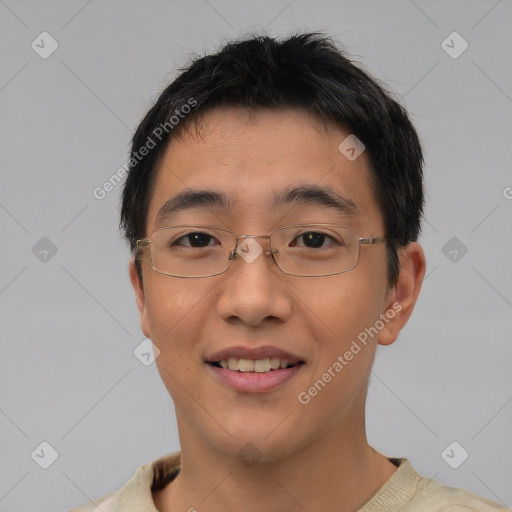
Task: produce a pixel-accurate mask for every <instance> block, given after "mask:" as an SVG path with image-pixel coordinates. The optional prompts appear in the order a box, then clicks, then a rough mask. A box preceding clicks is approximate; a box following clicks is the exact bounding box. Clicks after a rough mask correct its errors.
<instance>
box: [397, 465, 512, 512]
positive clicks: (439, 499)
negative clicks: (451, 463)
mask: <svg viewBox="0 0 512 512" xmlns="http://www.w3.org/2000/svg"><path fill="white" fill-rule="evenodd" d="M411 469H412V466H411ZM418 477H419V478H418V480H417V486H416V492H415V493H414V495H413V497H412V499H411V500H410V501H409V503H408V504H407V506H406V507H404V509H403V512H420V511H427V510H428V511H429V512H507V511H508V512H512V510H511V509H510V508H507V507H506V506H504V505H501V504H499V503H497V502H495V501H492V500H490V499H488V498H484V497H483V496H479V495H478V494H474V493H472V492H470V491H467V490H465V489H459V488H456V487H449V486H446V485H442V484H440V483H439V482H437V481H436V480H434V479H432V478H426V477H420V476H419V475H418Z"/></svg>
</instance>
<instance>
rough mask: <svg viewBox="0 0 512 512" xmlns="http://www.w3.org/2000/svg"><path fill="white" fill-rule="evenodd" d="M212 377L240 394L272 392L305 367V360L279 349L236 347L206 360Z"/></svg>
mask: <svg viewBox="0 0 512 512" xmlns="http://www.w3.org/2000/svg"><path fill="white" fill-rule="evenodd" d="M205 363H206V364H207V365H208V367H209V368H210V369H211V372H212V374H213V375H214V376H215V377H216V378H217V379H219V380H220V381H221V382H223V383H224V384H225V385H228V386H229V387H230V388H232V389H235V390H236V391H240V392H246V393H254V392H262V391H270V390H272V389H273V388H275V387H276V386H278V385H282V384H284V383H286V382H289V381H290V380H291V379H292V378H293V377H294V376H295V375H297V373H298V372H299V371H300V370H301V369H302V368H303V367H304V366H305V364H306V362H305V360H304V359H302V358H300V357H299V356H296V355H294V354H291V353H289V352H285V351H283V350H280V349H278V348H276V347H270V346H266V347H259V348H254V349H249V348H246V347H232V348H230V349H225V350H222V351H220V352H217V353H215V354H212V356H210V357H208V358H207V359H206V360H205Z"/></svg>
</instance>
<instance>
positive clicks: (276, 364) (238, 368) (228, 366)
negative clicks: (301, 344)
mask: <svg viewBox="0 0 512 512" xmlns="http://www.w3.org/2000/svg"><path fill="white" fill-rule="evenodd" d="M208 364H210V365H211V366H214V367H215V368H223V369H224V370H230V371H232V372H241V373H268V372H274V371H277V370H284V369H286V368H294V367H295V366H298V365H303V364H304V361H298V362H296V363H290V362H289V361H288V359H281V358H279V357H266V358H263V359H242V358H238V357H230V358H229V359H222V360H221V361H213V362H209V363H208Z"/></svg>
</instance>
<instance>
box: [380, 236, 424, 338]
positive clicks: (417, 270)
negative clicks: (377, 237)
mask: <svg viewBox="0 0 512 512" xmlns="http://www.w3.org/2000/svg"><path fill="white" fill-rule="evenodd" d="M398 259H399V262H400V270H399V274H398V281H397V283H396V285H395V286H394V287H393V288H390V290H389V292H388V295H387V297H386V304H387V307H386V313H385V316H386V318H388V322H387V323H385V326H384V328H383V329H382V330H381V331H380V332H379V336H378V339H379V344H380V345H391V343H393V342H394V341H395V340H396V339H397V337H398V334H399V333H400V331H401V330H402V329H403V327H404V326H405V324H406V323H407V321H408V320H409V317H410V316H411V314H412V310H413V309H414V306H415V304H416V300H417V298H418V295H419V293H420V290H421V284H422V282H423V278H424V276H425V269H426V262H425V254H424V253H423V249H422V247H421V245H420V244H419V243H417V242H411V243H409V244H407V245H406V246H405V247H402V248H400V249H399V251H398Z"/></svg>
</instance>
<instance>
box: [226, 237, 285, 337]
mask: <svg viewBox="0 0 512 512" xmlns="http://www.w3.org/2000/svg"><path fill="white" fill-rule="evenodd" d="M257 238H263V237H244V239H243V241H242V242H241V243H239V244H238V246H237V249H236V251H233V252H232V253H231V256H230V258H232V259H234V261H233V263H232V264H231V267H230V268H229V269H228V271H227V273H226V274H225V279H223V280H222V284H221V285H220V286H222V290H221V293H220V296H219V298H218V302H217V313H218V314H219V316H221V317H222V318H223V319H224V320H225V321H228V322H230V323H233V322H237V321H238V322H240V323H245V324H247V325H250V326H253V327H254V326H258V325H260V324H262V323H266V322H277V321H281V322H284V321H286V320H287V319H288V318H289V316H290V314H291V311H292V301H291V299H292V294H291V293H290V291H289V289H288V287H287V286H286V284H285V282H284V281H285V279H286V278H287V276H286V275H285V274H283V273H282V272H281V271H280V270H279V268H278V267H277V265H276V264H275V263H274V261H273V259H272V256H271V254H272V251H270V247H269V244H268V242H266V241H265V242H262V241H258V240H257ZM267 247H268V249H267Z"/></svg>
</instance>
